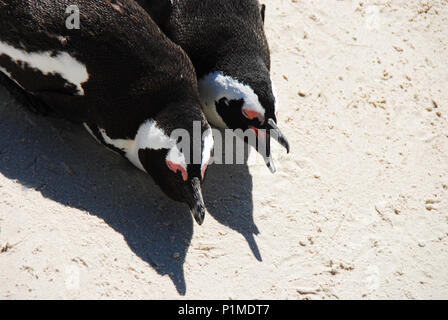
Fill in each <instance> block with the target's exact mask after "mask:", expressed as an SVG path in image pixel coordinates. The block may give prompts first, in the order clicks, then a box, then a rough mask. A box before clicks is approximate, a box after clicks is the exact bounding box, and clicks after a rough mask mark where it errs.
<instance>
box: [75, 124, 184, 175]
mask: <svg viewBox="0 0 448 320" xmlns="http://www.w3.org/2000/svg"><path fill="white" fill-rule="evenodd" d="M84 127H85V128H86V130H87V131H88V132H89V133H90V134H91V135H93V136H94V137H95V139H96V136H95V135H94V134H93V132H92V130H91V128H90V127H89V126H88V125H87V124H84ZM98 130H99V132H100V134H101V136H102V138H103V140H104V142H105V143H106V144H108V145H111V146H113V147H115V148H117V149H119V150H121V151H123V152H124V153H125V156H126V158H127V159H128V160H129V161H130V162H131V163H132V164H133V165H135V166H136V167H137V168H139V169H140V170H142V171H145V172H146V170H145V168H144V167H143V165H142V163H141V162H140V158H139V155H138V152H139V150H142V149H143V150H144V149H152V150H161V149H168V150H169V151H168V154H167V156H166V160H167V161H170V162H172V163H173V164H175V165H178V166H181V167H182V168H183V169H185V170H187V163H186V160H185V156H184V154H183V153H182V152H181V151H180V150H179V149H178V147H177V142H176V140H175V139H173V138H170V137H169V136H168V135H166V134H165V133H164V131H163V130H162V129H161V128H160V127H158V126H157V123H156V122H155V121H154V120H148V121H146V122H144V123H143V124H142V125H141V126H140V128H139V130H138V132H137V135H136V136H135V138H134V139H112V138H110V137H109V136H108V135H107V132H106V130H104V129H101V128H98ZM97 140H98V139H97Z"/></svg>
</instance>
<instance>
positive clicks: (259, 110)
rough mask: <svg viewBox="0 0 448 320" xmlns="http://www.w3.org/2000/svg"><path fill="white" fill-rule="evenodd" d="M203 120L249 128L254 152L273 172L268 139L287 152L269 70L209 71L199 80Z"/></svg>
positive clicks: (235, 127) (231, 127) (286, 141)
mask: <svg viewBox="0 0 448 320" xmlns="http://www.w3.org/2000/svg"><path fill="white" fill-rule="evenodd" d="M199 91H200V94H201V98H202V100H203V103H204V107H205V109H204V113H205V115H206V117H207V119H208V120H209V121H210V122H211V123H212V124H213V125H215V126H217V127H220V128H230V129H241V130H243V131H247V130H252V131H253V132H254V133H255V135H256V137H257V141H256V145H255V146H254V147H255V148H256V149H257V151H258V152H259V153H260V154H262V156H263V157H264V159H265V162H266V165H267V166H268V168H269V169H270V170H271V171H272V172H273V173H274V172H275V165H274V162H273V160H272V157H271V153H270V140H271V138H274V139H275V140H277V141H278V142H279V143H280V144H281V145H282V146H283V147H285V149H286V150H287V152H288V153H289V151H290V147H289V143H288V140H287V139H286V137H285V136H284V135H283V134H282V132H281V131H280V129H279V128H278V127H277V116H278V101H277V99H276V94H275V88H273V83H272V81H271V79H270V77H269V72H268V71H266V72H262V71H260V68H258V70H253V72H250V73H246V76H238V77H237V76H231V75H229V74H226V73H224V72H222V71H218V72H212V73H210V74H208V75H206V76H204V77H202V78H201V79H200V81H199Z"/></svg>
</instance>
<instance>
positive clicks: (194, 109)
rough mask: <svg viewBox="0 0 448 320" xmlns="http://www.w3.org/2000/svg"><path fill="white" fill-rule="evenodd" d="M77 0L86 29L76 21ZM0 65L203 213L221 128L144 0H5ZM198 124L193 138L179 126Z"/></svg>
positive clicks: (200, 217)
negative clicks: (72, 10)
mask: <svg viewBox="0 0 448 320" xmlns="http://www.w3.org/2000/svg"><path fill="white" fill-rule="evenodd" d="M73 3H75V4H76V6H77V8H78V10H79V14H80V16H79V17H80V24H79V29H77V28H73V29H67V25H66V20H67V18H69V16H68V15H67V13H66V12H67V8H68V7H69V6H70V5H72V4H73ZM143 53H144V54H143ZM0 75H2V79H3V81H2V82H4V81H5V80H7V81H9V85H8V87H9V88H11V87H12V88H14V90H15V91H16V92H17V91H19V92H21V94H23V96H25V98H26V100H27V101H28V102H29V103H30V104H32V105H34V107H35V108H34V109H35V110H45V108H48V109H49V110H50V111H51V112H52V113H55V114H57V115H59V116H62V117H64V118H66V119H68V120H70V121H75V122H79V123H80V124H83V125H84V127H85V128H86V129H87V131H88V132H89V133H90V134H91V135H93V137H94V138H95V139H96V140H97V141H99V142H100V143H101V144H103V145H105V146H106V147H108V148H109V149H111V150H113V151H115V152H117V153H119V154H121V155H122V156H124V157H125V158H126V159H128V160H129V161H130V162H131V163H132V164H133V165H135V166H136V167H137V168H138V169H140V170H142V171H144V172H146V173H148V174H149V175H150V176H151V177H152V178H153V179H154V181H155V182H156V184H158V185H159V186H160V188H161V189H162V190H163V191H164V192H165V194H166V195H168V196H169V197H170V198H172V199H174V200H176V201H179V202H184V203H186V204H188V206H189V208H190V212H191V213H192V215H193V217H194V219H195V220H196V221H197V223H198V224H202V223H203V221H204V216H205V212H206V208H205V204H204V200H203V197H202V191H201V186H202V184H203V182H204V180H205V176H206V170H207V165H208V162H209V160H210V157H211V153H212V149H213V137H212V134H211V128H210V126H209V124H208V122H207V121H206V119H205V116H204V114H203V111H202V104H201V100H200V97H199V93H198V86H197V77H196V74H195V70H194V67H193V65H192V63H191V61H190V59H189V58H188V56H187V55H186V53H185V52H184V51H183V50H182V49H181V48H180V47H179V46H178V45H176V44H174V43H173V42H172V41H170V40H169V39H168V38H167V37H166V36H165V35H164V34H163V33H162V32H161V31H160V29H159V27H158V26H157V25H156V24H155V23H154V22H153V21H152V19H151V18H150V16H149V15H148V14H147V13H146V12H145V11H144V10H143V9H142V8H141V7H140V6H139V5H138V4H136V3H135V2H134V1H132V0H119V1H114V0H99V1H90V0H78V1H76V2H73V1H71V0H40V1H26V0H15V1H9V2H5V1H0ZM36 105H37V107H36ZM196 129H197V131H198V132H199V134H198V135H197V138H196V139H191V141H188V140H187V141H186V142H185V141H181V140H184V139H183V137H184V136H181V137H178V136H176V135H174V134H175V133H176V131H181V132H184V133H185V134H187V135H189V136H193V138H194V130H196ZM181 142H184V143H183V144H181ZM181 146H182V147H181ZM194 152H197V153H198V152H200V154H199V156H198V157H196V159H193V160H194V161H190V159H191V155H192V154H193V153H194Z"/></svg>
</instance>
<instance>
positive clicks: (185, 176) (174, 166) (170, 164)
mask: <svg viewBox="0 0 448 320" xmlns="http://www.w3.org/2000/svg"><path fill="white" fill-rule="evenodd" d="M166 165H167V166H168V168H169V169H170V170H171V171H173V172H174V173H177V171H180V172H181V173H182V178H183V179H184V181H187V180H188V173H187V171H186V170H185V168H184V167H182V166H181V165H179V164H176V163H174V162H172V161H168V160H167V161H166Z"/></svg>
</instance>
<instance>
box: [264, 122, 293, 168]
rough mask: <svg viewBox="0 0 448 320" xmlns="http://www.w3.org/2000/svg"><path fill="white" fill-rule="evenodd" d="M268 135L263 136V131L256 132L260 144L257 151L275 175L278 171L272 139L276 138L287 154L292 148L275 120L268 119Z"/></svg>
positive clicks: (266, 126)
mask: <svg viewBox="0 0 448 320" xmlns="http://www.w3.org/2000/svg"><path fill="white" fill-rule="evenodd" d="M265 128H266V133H265V134H263V133H262V132H261V131H258V130H255V131H256V133H257V138H258V141H259V143H261V146H260V144H259V145H258V147H257V151H258V152H259V153H260V154H262V155H263V158H264V161H265V163H266V166H267V167H268V168H269V170H270V171H271V172H272V173H275V172H276V171H277V169H276V168H275V164H274V160H272V155H271V138H274V139H275V140H277V141H278V143H280V144H281V145H282V146H283V147H284V148H285V149H286V152H287V153H289V151H290V147H289V142H288V139H286V137H285V135H284V134H283V133H282V132H281V131H280V129H279V128H278V126H277V124H276V123H275V121H274V120H273V119H268V121H267V122H266V125H265Z"/></svg>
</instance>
